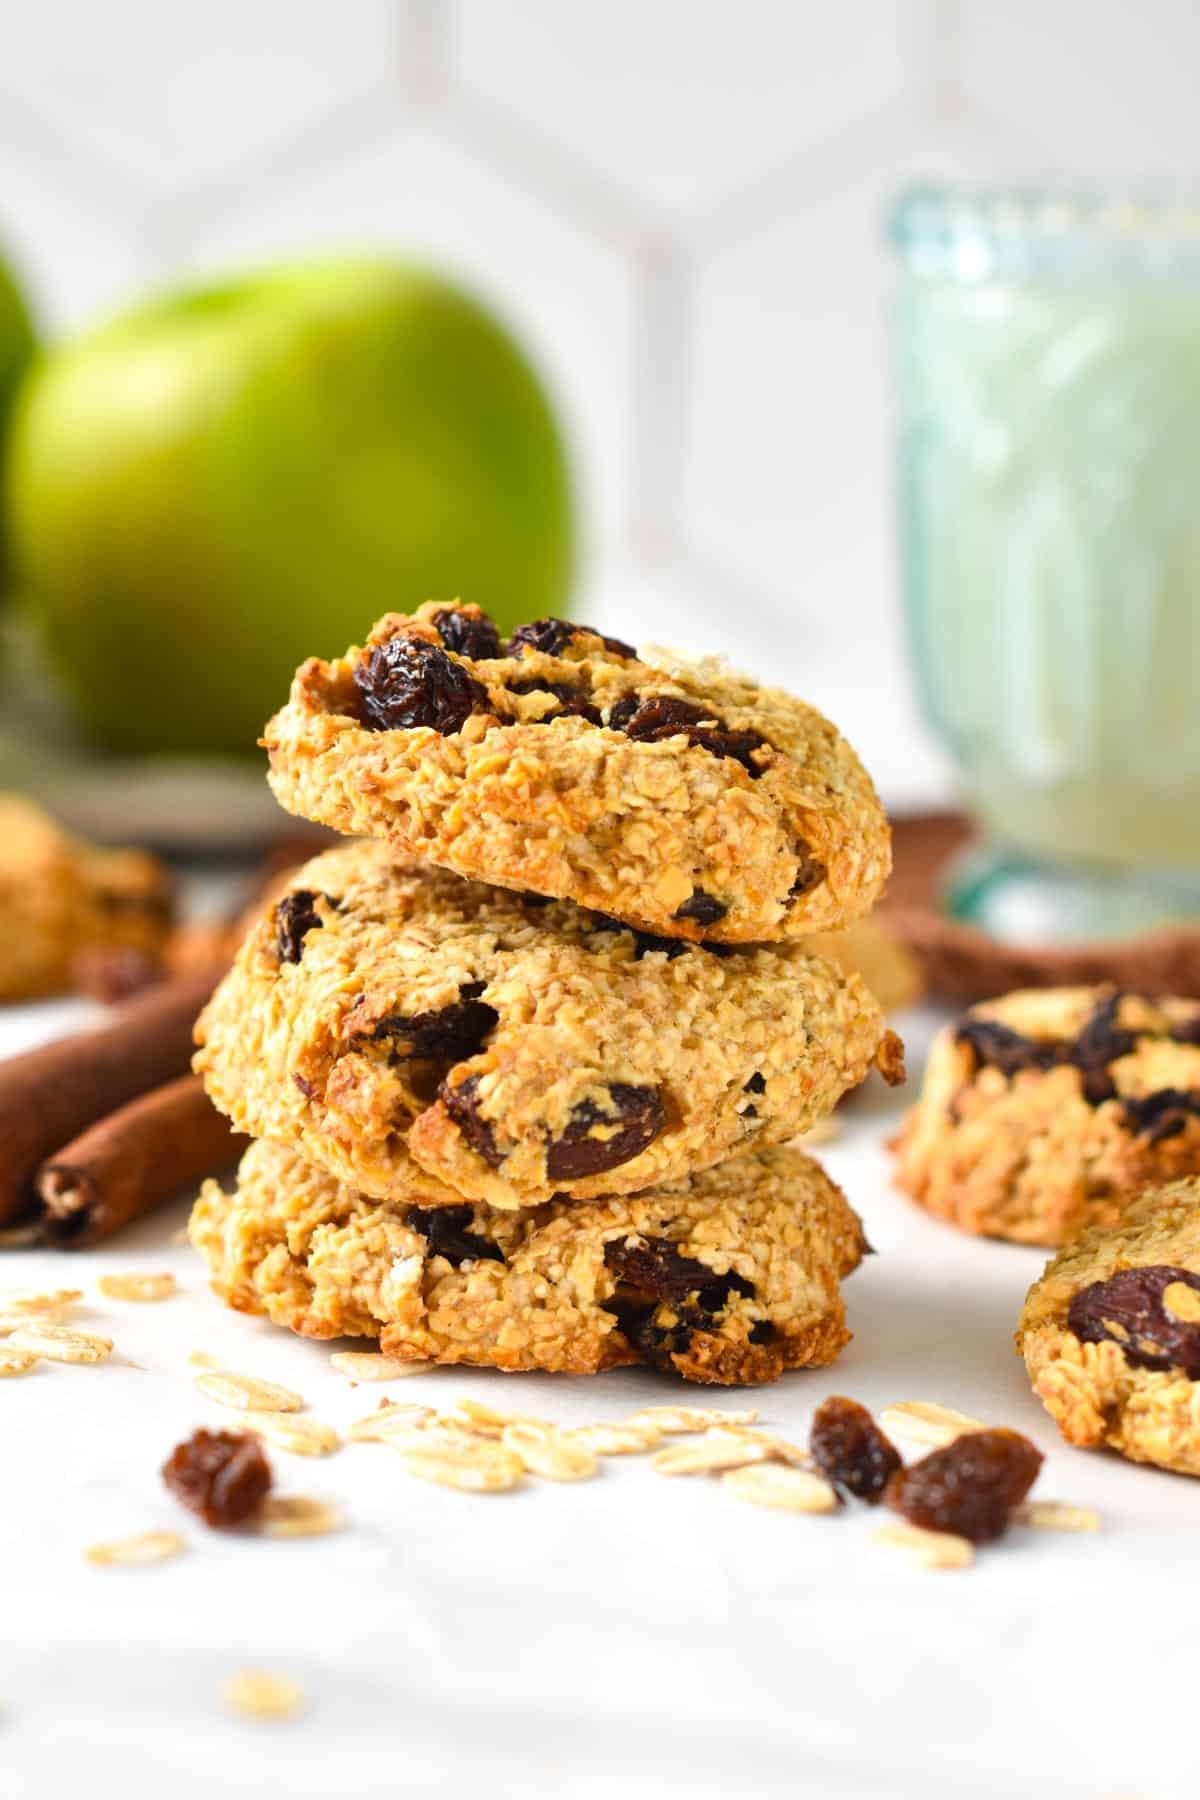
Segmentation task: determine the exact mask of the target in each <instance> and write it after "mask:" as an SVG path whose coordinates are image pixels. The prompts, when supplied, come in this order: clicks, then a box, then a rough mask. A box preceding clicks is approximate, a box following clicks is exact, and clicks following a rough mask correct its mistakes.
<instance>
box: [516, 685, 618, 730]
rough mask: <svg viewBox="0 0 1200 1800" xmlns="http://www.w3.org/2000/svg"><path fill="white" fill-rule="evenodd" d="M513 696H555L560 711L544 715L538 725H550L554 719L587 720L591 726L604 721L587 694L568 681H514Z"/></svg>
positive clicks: (537, 721)
mask: <svg viewBox="0 0 1200 1800" xmlns="http://www.w3.org/2000/svg"><path fill="white" fill-rule="evenodd" d="M509 692H510V693H513V694H553V695H554V697H555V699H556V700H557V701H558V703H559V705H558V711H557V712H549V713H543V714H542V717H541V718H540V719H538V720H536V721H535V723H537V724H538V725H549V724H550V722H551V720H552V719H565V718H568V717H571V718H578V719H586V720H587V721H588V723H589V725H602V724H603V723H604V721H603V719H602V718H601V717H600V714H599V711H598V710H597V708H596V707H594V706H593V705H592V703H591V701H590V700H589V699H588V697H587V695H586V694H581V693H580V691H579V689H578V688H574V687H572V686H571V685H570V683H569V682H566V681H514V682H513V683H512V685H511V687H510V688H509Z"/></svg>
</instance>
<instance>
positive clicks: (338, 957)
mask: <svg viewBox="0 0 1200 1800" xmlns="http://www.w3.org/2000/svg"><path fill="white" fill-rule="evenodd" d="M198 1040H199V1044H200V1049H199V1052H198V1054H197V1057H196V1067H197V1068H198V1069H199V1070H200V1071H201V1072H202V1073H203V1075H204V1079H205V1082H206V1085H207V1087H208V1091H209V1093H210V1094H211V1096H212V1098H213V1100H214V1101H215V1102H216V1104H217V1105H218V1106H219V1107H220V1108H221V1109H222V1111H224V1112H226V1113H228V1114H229V1116H230V1117H231V1118H232V1119H233V1121H234V1122H235V1124H236V1125H237V1126H238V1127H239V1128H240V1129H241V1130H244V1131H246V1132H248V1133H250V1134H251V1135H253V1136H256V1137H266V1138H271V1139H275V1140H278V1141H279V1142H281V1143H286V1144H289V1145H291V1146H292V1147H293V1148H295V1149H297V1150H299V1151H300V1152H301V1153H302V1154H303V1155H304V1156H305V1157H306V1158H308V1159H309V1160H311V1161H312V1162H314V1163H315V1164H317V1165H319V1166H320V1167H321V1168H323V1169H325V1170H327V1171H328V1172H329V1173H330V1174H332V1175H334V1176H336V1177H337V1178H338V1179H339V1180H341V1181H343V1182H346V1183H348V1184H349V1185H351V1186H353V1187H355V1188H357V1189H358V1190H359V1191H360V1192H361V1193H362V1194H364V1195H366V1196H368V1197H370V1198H372V1199H376V1200H387V1199H391V1200H395V1201H399V1202H401V1203H403V1204H406V1205H413V1204H424V1205H425V1206H427V1207H429V1208H431V1209H433V1210H434V1211H436V1212H438V1213H439V1215H444V1216H445V1217H446V1218H447V1219H449V1218H450V1216H451V1215H452V1214H453V1212H454V1209H455V1208H456V1207H459V1206H461V1205H462V1203H463V1201H464V1200H467V1201H483V1202H486V1203H487V1204H488V1205H491V1206H493V1207H496V1208H499V1209H504V1208H516V1207H521V1206H536V1205H542V1204H544V1203H546V1202H547V1201H549V1200H551V1199H553V1198H564V1197H565V1198H571V1199H579V1200H585V1199H586V1200H592V1199H595V1198H597V1197H600V1196H604V1195H608V1194H613V1193H631V1192H637V1191H639V1190H642V1189H646V1188H650V1187H654V1186H657V1185H658V1184H660V1183H662V1182H670V1181H674V1180H677V1179H679V1178H680V1177H683V1176H685V1175H687V1174H689V1173H691V1172H693V1171H695V1170H697V1169H701V1168H704V1167H707V1166H709V1165H711V1164H713V1163H716V1162H718V1161H720V1160H721V1159H722V1158H725V1157H729V1156H735V1155H739V1154H741V1153H742V1152H744V1151H748V1150H754V1149H758V1148H766V1147H769V1146H771V1145H773V1144H777V1143H780V1142H783V1141H785V1140H786V1139H789V1138H791V1137H793V1136H794V1135H796V1133H797V1132H800V1131H804V1130H805V1129H807V1128H808V1127H809V1126H811V1125H812V1124H814V1123H815V1122H816V1121H817V1120H818V1119H820V1118H821V1117H822V1116H823V1115H824V1114H826V1113H828V1112H829V1111H830V1110H831V1109H832V1107H833V1106H834V1105H835V1103H836V1102H837V1100H838V1099H839V1097H840V1096H841V1095H842V1094H843V1093H844V1092H845V1091H846V1090H847V1089H849V1088H852V1087H855V1086H857V1085H858V1083H859V1082H861V1081H862V1080H863V1078H864V1077H865V1075H866V1074H867V1072H868V1070H869V1069H870V1067H871V1065H872V1062H873V1061H874V1060H876V1059H877V1058H878V1060H880V1061H881V1062H884V1061H885V1060H886V1059H887V1056H889V1055H890V1048H891V1044H892V1040H890V1039H885V1035H884V1023H883V1017H882V1014H881V1012H880V1009H879V1007H878V1005H877V1003H876V1001H875V1000H874V998H873V997H872V995H871V994H870V993H869V991H868V990H867V988H866V986H865V985H864V983H863V982H862V981H861V979H860V978H859V977H858V976H857V975H856V974H853V973H845V972H843V971H842V970H840V969H839V968H837V967H836V966H835V965H833V964H832V963H829V962H826V961H823V960H822V959H821V958H819V957H814V956H811V955H809V954H808V953H807V951H806V948H805V946H804V945H802V944H799V943H796V944H781V945H773V946H758V947H753V948H750V947H747V948H738V949H733V948H728V947H724V946H720V945H717V946H712V947H709V946H704V945H693V944H687V943H684V942H682V941H680V940H678V939H662V938H658V937H654V936H649V935H647V934H645V933H641V932H637V931H633V930H631V929H630V928H628V927H626V926H623V925H621V924H619V923H618V922H617V921H616V920H614V919H611V918H609V917H607V916H603V915H598V914H596V913H593V912H589V911H587V910H585V909H583V908H580V907H577V906H575V905H573V904H572V903H571V902H570V901H557V902H549V903H546V902H542V901H537V900H534V899H533V898H531V897H530V896H527V895H523V894H518V893H514V892H512V891H510V890H507V889H503V888H494V887H487V886H484V885H483V884H482V883H480V882H468V881H465V880H463V879H462V878H461V877H459V876H456V875H453V874H450V873H448V872H446V871H445V870H441V869H437V868H433V867H431V866H429V865H427V864H421V863H419V862H417V861H415V860H413V859H412V858H404V857H398V856H397V855H396V854H395V853H394V852H393V851H391V850H390V849H389V848H388V846H387V845H386V844H365V843H364V844H351V845H347V846H345V847H342V848H339V849H336V850H331V851H327V852H326V853H325V854H323V855H322V856H319V857H317V858H316V859H314V860H313V861H312V862H310V863H308V864H307V865H305V866H304V867H303V868H301V869H300V870H298V871H297V872H295V873H294V874H293V876H292V877H291V878H290V882H289V884H288V886H287V888H286V890H285V891H284V892H283V893H282V895H277V896H276V897H274V898H273V899H272V900H271V901H270V903H269V904H268V905H267V906H266V907H265V908H264V910H263V911H262V913H261V915H260V917H259V919H258V922H257V924H255V925H254V926H253V928H252V929H251V930H250V932H249V935H248V936H247V938H246V940H245V942H244V943H243V945H242V948H241V950H240V952H239V954H238V957H237V960H236V962H235V965H234V967H233V969H232V970H231V972H230V973H229V974H228V975H227V976H226V978H225V980H224V981H223V983H222V985H221V986H220V988H219V989H218V990H217V993H216V995H215V996H214V998H213V1000H212V1001H211V1003H210V1004H209V1006H208V1008H207V1010H206V1011H205V1013H204V1014H203V1016H202V1018H201V1021H200V1024H199V1027H198ZM442 1229H450V1226H449V1225H446V1226H444V1227H442Z"/></svg>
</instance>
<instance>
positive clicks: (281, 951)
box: [275, 888, 328, 963]
mask: <svg viewBox="0 0 1200 1800" xmlns="http://www.w3.org/2000/svg"><path fill="white" fill-rule="evenodd" d="M322 898H325V899H328V895H323V896H322ZM316 902H317V896H316V894H314V893H313V892H312V890H311V889H310V888H297V889H296V890H295V892H294V893H291V894H285V895H284V896H283V899H282V900H281V901H280V902H279V904H278V906H277V907H276V908H275V949H276V951H277V953H278V956H279V960H280V962H281V963H285V962H289V963H298V962H299V961H300V958H301V957H302V956H303V954H304V940H305V938H306V937H307V936H308V934H309V932H310V931H319V930H320V929H321V928H322V927H323V926H324V923H325V921H324V919H319V918H318V917H317V908H316Z"/></svg>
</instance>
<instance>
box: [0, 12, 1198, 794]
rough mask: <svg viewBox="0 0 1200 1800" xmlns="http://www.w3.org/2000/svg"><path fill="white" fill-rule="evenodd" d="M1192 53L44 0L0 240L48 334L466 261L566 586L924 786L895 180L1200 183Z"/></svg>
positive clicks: (1136, 31) (928, 18) (1017, 32)
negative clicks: (118, 315) (546, 395)
mask: <svg viewBox="0 0 1200 1800" xmlns="http://www.w3.org/2000/svg"><path fill="white" fill-rule="evenodd" d="M1198 52H1200V8H1197V7H1196V6H1195V5H1194V4H1191V3H1190V0H1153V3H1152V4H1150V5H1148V6H1147V7H1144V8H1132V7H1130V6H1128V5H1126V4H1124V3H1123V0H1090V3H1089V0H1056V4H1055V5H1054V6H1047V5H1046V4H1045V0H838V4H836V5H833V4H830V3H828V0H822V3H818V0H737V3H736V4H735V3H734V0H605V3H604V4H600V3H599V0H355V3H354V4H353V5H337V4H334V3H333V0H255V3H254V4H253V5H246V4H245V3H244V0H205V3H204V4H200V3H199V0H182V3H180V4H175V5H172V6H170V7H166V6H163V5H162V4H161V3H160V0H106V3H105V4H104V5H103V6H95V5H93V4H91V3H90V0H39V4H38V5H37V6H36V7H31V8H9V9H7V10H6V13H5V16H4V19H3V22H2V23H0V243H3V244H4V245H5V246H6V248H7V250H8V251H9V253H10V254H11V255H12V256H13V258H14V259H15V260H16V262H17V264H18V265H19V267H20V268H21V270H22V272H23V273H24V275H25V277H26V279H27V280H28V282H29V283H30V285H31V288H32V290H33V293H34V296H35V298H36V300H37V302H38V304H39V306H40V310H41V317H42V320H43V322H44V324H45V325H46V326H47V327H48V328H49V329H50V330H57V329H62V328H70V327H74V326H77V325H80V324H83V323H85V322H86V321H88V320H90V319H92V318H93V317H95V316H97V315H98V314H100V313H101V312H102V311H104V310H106V309H108V308H110V307H112V306H114V305H117V304H120V303H121V302H123V301H124V300H126V299H130V298H133V297H134V296H136V295H137V294H139V293H140V292H142V291H143V290H144V289H145V287H146V286H147V285H154V284H158V283H162V282H165V281H168V280H170V279H171V278H173V277H174V276H175V275H177V274H178V273H180V272H182V271H187V272H193V271H204V272H206V273H207V272H210V271H215V270H219V269H222V268H225V267H227V266H228V265H230V264H233V263H242V262H246V261H255V260H262V259H265V258H268V257H271V256H273V255H275V254H277V253H281V252H291V251H296V250H300V249H307V248H313V247H329V246H334V247H338V246H355V245H363V244H368V245H387V246H393V247H395V248H397V249H399V250H403V251H405V252H408V253H414V254H416V255H417V256H419V257H423V258H428V259H431V260H434V261H436V262H437V263H439V264H441V265H442V266H444V267H448V268H450V269H451V270H453V271H456V272H457V273H458V274H459V275H460V276H462V277H464V278H465V279H467V280H468V281H469V282H471V283H472V284H473V285H474V286H475V287H476V288H477V289H478V290H480V291H481V292H483V293H485V294H486V295H487V296H488V297H489V298H490V299H491V300H492V301H493V303H494V304H496V305H498V306H499V308H500V309H501V310H502V311H503V312H504V313H505V314H506V315H507V316H508V317H509V319H510V320H511V321H512V322H513V323H514V324H515V325H516V327H517V328H518V329H519V330H521V331H522V332H523V333H524V335H525V336H526V337H527V338H528V339H529V341H530V343H531V345H532V347H533V349H534V351H535V353H536V354H537V356H538V358H539V359H540V361H541V363H542V366H543V368H544V369H545V371H546V373H547V374H548V376H549V378H550V380H551V382H552V383H553V385H554V387H555V388H556V390H557V392H558V395H559V397H560V400H561V402H562V404H563V405H564V407H565V409H566V413H567V418H568V424H569V427H570V430H571V433H572V436H573V438H574V442H575V446H576V453H577V463H578V470H579V475H580V481H581V488H582V497H583V501H584V510H585V524H586V543H587V560H586V564H585V569H584V576H585V585H586V590H587V591H586V593H585V594H584V595H583V596H582V597H581V602H580V604H581V606H585V607H586V608H587V609H588V610H589V612H590V613H591V614H592V616H595V617H596V618H597V621H598V622H600V620H601V619H603V620H604V621H610V622H611V623H612V625H613V627H614V628H616V629H626V630H627V631H628V632H635V631H636V632H637V633H639V634H640V635H641V636H642V637H643V638H646V637H656V638H660V639H664V640H666V641H687V642H689V643H692V644H694V645H696V646H697V647H700V646H703V647H707V648H712V649H719V650H724V651H725V652H727V653H728V654H730V655H731V656H732V657H734V658H735V659H736V660H737V661H738V662H739V663H741V664H743V665H745V666H748V667H750V668H752V669H754V670H755V671H756V672H758V673H761V674H768V675H771V676H773V677H775V678H777V679H780V680H784V681H787V682H790V683H792V684H794V685H796V686H797V687H798V688H799V689H800V691H801V692H803V693H805V694H806V695H807V696H808V697H810V698H812V699H814V700H816V701H818V702H819V703H820V704H822V705H824V706H825V707H826V708H827V710H829V711H830V712H832V713H833V714H834V716H835V717H836V718H837V719H838V721H839V723H840V724H842V725H843V727H844V728H845V729H846V730H847V732H848V733H849V734H850V736H851V737H852V738H853V739H854V740H855V741H856V742H857V743H858V744H859V747H860V748H861V750H862V751H863V753H864V755H865V757H866V759H867V761H868V763H869V765H870V766H871V768H872V769H873V771H874V772H875V773H876V774H877V777H878V779H879V780H880V783H881V785H882V787H883V788H884V790H885V792H886V794H887V795H888V797H889V798H890V799H891V800H893V802H896V801H899V802H904V801H908V802H912V801H917V800H921V799H923V798H926V797H929V796H932V795H934V794H936V793H938V792H940V791H941V790H942V787H943V783H944V779H945V769H944V765H943V763H942V761H941V759H940V757H939V755H938V753H937V751H936V749H935V747H934V746H933V744H932V743H931V742H930V740H929V739H928V737H927V736H926V734H925V733H924V732H923V730H922V729H921V727H920V725H919V722H918V721H917V719H916V716H915V708H914V706H913V702H912V700H911V697H910V688H909V681H908V674H907V668H906V664H905V658H904V653H903V639H902V629H901V620H900V608H899V600H898V595H897V591H896V579H895V571H894V556H893V542H892V521H891V476H890V429H891V427H890V405H889V392H890V388H889V359H888V344H887V301H888V291H889V284H890V269H889V263H888V256H887V253H886V250H885V247H884V243H883V237H882V230H881V214H882V209H883V206H884V203H885V200H886V198H887V196H888V195H889V193H890V192H892V191H893V190H894V189H895V187H896V186H897V185H898V184H900V183H901V182H902V181H904V180H905V179H906V178H907V177H909V176H911V175H913V174H934V175H946V176H954V177H960V178H963V179H968V180H979V181H992V180H1003V179H1011V178H1022V177H1029V176H1047V175H1049V176H1053V175H1055V174H1070V175H1075V176H1082V177H1084V178H1087V177H1095V178H1099V179H1101V180H1105V181H1111V182H1114V183H1119V182H1122V181H1125V180H1128V179H1133V178H1137V177H1151V178H1155V177H1157V178H1168V179H1172V180H1176V179H1182V180H1187V179H1188V178H1194V177H1196V176H1197V175H1198V174H1200V135H1198V134H1197V132H1196V130H1195V97H1194V80H1193V77H1192V71H1193V70H1194V68H1195V65H1196V55H1197V53H1198Z"/></svg>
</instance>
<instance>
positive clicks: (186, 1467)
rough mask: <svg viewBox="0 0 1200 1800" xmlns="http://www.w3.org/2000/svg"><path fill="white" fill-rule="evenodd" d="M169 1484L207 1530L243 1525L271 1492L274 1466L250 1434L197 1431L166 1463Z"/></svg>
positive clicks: (165, 1474) (244, 1432) (164, 1477)
mask: <svg viewBox="0 0 1200 1800" xmlns="http://www.w3.org/2000/svg"><path fill="white" fill-rule="evenodd" d="M162 1477H163V1480H164V1481H165V1482H166V1484H167V1487H168V1488H169V1489H170V1490H171V1492H172V1493H173V1494H174V1496H175V1498H176V1499H177V1500H179V1501H181V1502H182V1504H183V1505H184V1506H186V1507H187V1508H188V1509H189V1511H191V1512H194V1513H196V1514H197V1515H198V1516H199V1517H200V1518H201V1519H203V1520H204V1523H205V1524H206V1525H212V1526H214V1527H217V1528H221V1527H224V1526H229V1525H241V1524H243V1523H244V1522H245V1521H246V1520H247V1519H248V1518H250V1516H251V1514H253V1513H255V1512H257V1511H258V1509H259V1507H260V1506H261V1505H262V1503H263V1501H264V1500H265V1499H266V1497H267V1494H268V1492H269V1491H270V1487H271V1465H270V1464H269V1463H268V1461H267V1459H266V1457H265V1456H264V1455H263V1452H262V1445H261V1444H260V1443H259V1441H258V1439H257V1438H256V1437H254V1436H252V1434H251V1433H250V1432H248V1431H195V1432H193V1433H192V1435H191V1437H190V1438H188V1439H187V1440H186V1441H185V1442H184V1443H182V1444H178V1445H176V1447H175V1449H174V1450H173V1451H172V1452H171V1455H170V1456H169V1457H168V1459H167V1461H166V1462H165V1463H164V1464H163V1471H162Z"/></svg>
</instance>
